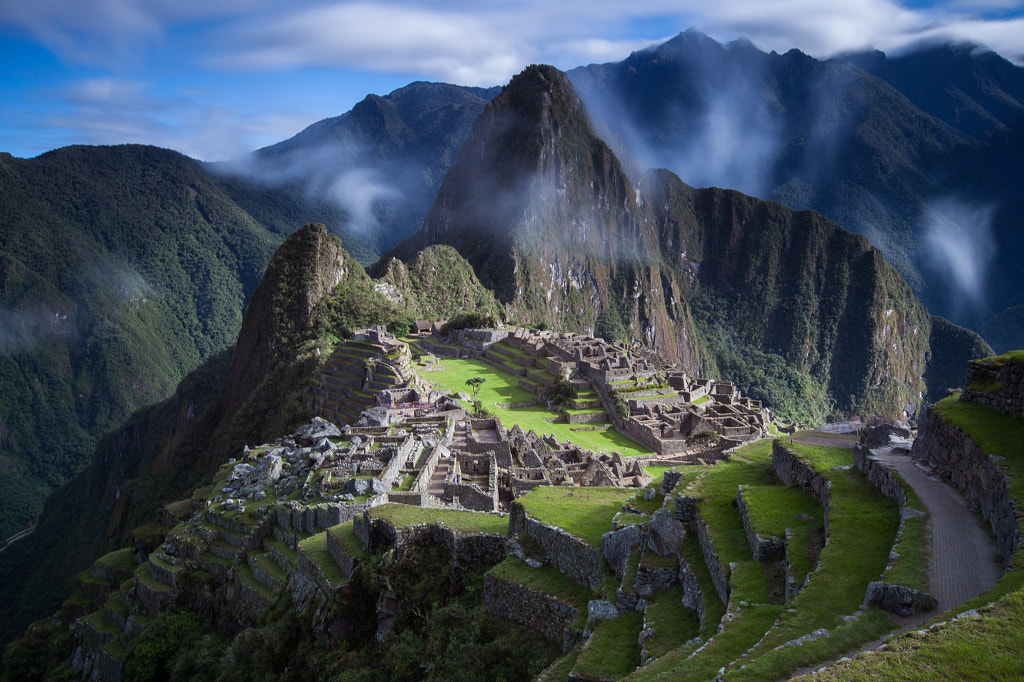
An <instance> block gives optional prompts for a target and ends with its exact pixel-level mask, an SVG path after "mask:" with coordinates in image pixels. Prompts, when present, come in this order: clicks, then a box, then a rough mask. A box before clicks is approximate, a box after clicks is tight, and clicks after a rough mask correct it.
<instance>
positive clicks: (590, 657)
mask: <svg viewBox="0 0 1024 682" xmlns="http://www.w3.org/2000/svg"><path fill="white" fill-rule="evenodd" d="M643 619H644V616H643V613H641V612H639V611H633V612H631V613H627V614H624V615H621V616H619V617H618V618H616V619H614V620H606V621H603V622H601V623H599V624H598V625H597V627H596V628H595V629H594V634H593V635H591V637H590V640H589V641H588V642H587V644H586V645H585V646H584V647H583V648H582V649H580V654H579V656H578V657H577V658H576V665H575V667H573V669H572V673H573V674H574V675H575V676H577V677H582V678H584V679H596V680H605V679H617V678H619V677H623V676H624V675H628V674H629V673H631V672H633V670H634V669H635V668H636V667H637V666H638V665H640V645H639V644H638V643H637V638H638V637H639V635H640V630H641V628H643V625H644V622H643Z"/></svg>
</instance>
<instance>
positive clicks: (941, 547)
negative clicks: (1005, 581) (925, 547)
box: [871, 447, 1003, 615]
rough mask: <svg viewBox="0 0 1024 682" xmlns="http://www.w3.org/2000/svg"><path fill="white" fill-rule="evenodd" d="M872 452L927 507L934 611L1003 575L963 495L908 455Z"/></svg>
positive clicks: (960, 600)
mask: <svg viewBox="0 0 1024 682" xmlns="http://www.w3.org/2000/svg"><path fill="white" fill-rule="evenodd" d="M871 452H872V453H873V454H874V455H875V456H876V457H878V459H879V460H881V461H882V462H884V463H885V464H886V465H887V466H889V467H890V468H893V469H895V470H896V472H897V473H898V474H899V475H900V476H902V477H903V480H904V481H906V482H907V483H909V484H910V486H911V487H912V488H913V489H914V492H916V493H917V496H918V497H920V498H921V502H922V503H924V506H925V507H927V509H928V514H929V524H930V526H931V539H932V559H931V563H930V565H929V575H930V578H931V584H930V588H931V593H932V596H933V597H935V600H936V601H938V602H939V607H938V609H937V612H938V613H942V612H944V611H946V610H947V609H951V608H953V607H955V606H959V605H960V604H962V603H964V602H965V601H967V600H968V599H973V598H974V597H977V596H978V595H979V594H981V593H982V592H985V591H986V590H988V589H991V588H992V586H993V585H995V584H996V581H997V580H999V577H1000V576H1001V575H1002V574H1003V566H1002V560H1001V559H1000V558H999V554H998V551H997V550H996V544H995V541H994V540H993V539H992V537H991V534H990V533H989V531H988V529H987V528H986V527H985V526H984V525H983V523H982V520H981V518H980V517H979V516H978V515H977V514H974V513H972V512H971V511H970V509H968V507H967V503H966V502H965V501H964V498H962V497H961V496H960V495H959V494H958V493H957V492H956V491H955V490H953V488H951V487H950V486H949V485H947V484H946V483H944V482H942V481H941V480H940V479H939V477H938V476H936V475H935V474H933V473H932V472H930V471H926V470H925V469H923V468H922V467H920V466H918V465H917V464H915V463H914V461H913V460H912V459H911V458H910V457H909V456H908V455H905V454H893V452H892V448H888V447H886V448H876V449H874V450H872V451H871ZM931 615H935V614H934V613H932V614H931Z"/></svg>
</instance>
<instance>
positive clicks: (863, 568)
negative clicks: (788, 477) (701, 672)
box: [729, 445, 899, 680]
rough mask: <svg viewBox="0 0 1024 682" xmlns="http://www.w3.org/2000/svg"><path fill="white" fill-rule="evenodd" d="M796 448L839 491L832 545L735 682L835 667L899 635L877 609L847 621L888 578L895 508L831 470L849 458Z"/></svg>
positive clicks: (867, 485) (856, 474) (846, 453)
mask: <svg viewBox="0 0 1024 682" xmlns="http://www.w3.org/2000/svg"><path fill="white" fill-rule="evenodd" d="M791 447H792V449H793V450H794V451H796V453H797V455H798V456H800V457H801V458H802V459H804V460H805V461H807V462H808V463H811V465H812V466H813V467H814V468H815V470H816V471H817V472H818V473H821V474H822V475H823V476H825V477H826V478H827V479H828V480H829V481H830V482H831V483H832V505H831V509H830V513H829V536H830V537H831V541H830V542H829V543H828V544H827V545H826V546H825V547H824V548H823V549H822V551H821V558H820V563H819V565H818V569H817V570H816V571H815V572H814V573H813V574H812V575H811V580H810V582H809V583H808V585H807V587H806V588H804V590H803V591H802V592H801V593H800V594H799V595H797V597H796V598H795V599H794V600H793V602H792V603H791V604H790V607H789V608H788V609H786V610H785V611H784V612H783V613H782V614H781V615H780V617H779V620H778V622H777V623H776V624H775V627H774V628H772V630H771V631H770V632H769V633H768V634H767V635H766V636H765V638H764V639H763V640H762V641H761V642H760V643H759V644H758V645H757V647H755V648H754V649H753V650H752V655H756V656H758V657H757V658H756V659H755V660H753V661H751V662H750V663H748V664H747V667H746V668H745V669H743V670H734V671H730V675H729V677H730V679H732V678H735V679H754V680H757V679H777V678H780V677H786V676H788V675H789V674H790V673H792V672H793V671H794V670H797V669H798V668H800V667H801V666H804V665H810V664H813V663H816V662H818V661H820V660H828V658H830V657H832V656H835V655H839V654H841V653H843V652H844V651H847V650H849V649H850V648H853V647H855V646H857V645H858V644H860V643H863V642H866V641H870V640H872V639H875V638H876V637H879V636H880V635H882V634H884V633H885V632H887V631H889V630H891V629H892V628H893V623H892V621H891V620H890V619H889V617H888V616H887V615H885V614H884V613H883V612H881V611H879V610H878V609H870V610H869V611H868V613H867V614H866V615H865V616H863V617H862V618H861V619H860V620H859V621H857V622H856V623H845V624H844V622H843V620H842V619H843V616H845V615H850V614H853V613H855V612H856V611H857V610H858V609H859V608H860V605H861V603H862V602H863V600H864V593H865V591H866V590H867V586H868V583H869V582H871V581H872V580H877V579H878V577H879V575H880V574H881V573H882V571H884V570H885V567H886V563H887V562H888V557H889V551H890V549H892V545H893V541H894V540H895V537H896V530H897V529H898V528H899V512H898V509H897V507H896V505H895V503H893V502H892V501H891V500H890V499H888V498H887V497H885V496H884V495H882V494H881V493H880V492H879V491H878V489H877V488H876V487H875V486H874V485H873V484H872V483H871V482H870V481H868V480H867V478H866V477H865V476H864V474H863V473H862V472H860V471H859V470H857V469H852V468H851V469H832V467H833V466H846V465H849V464H852V462H853V453H852V452H851V451H850V450H847V449H845V448H822V447H816V446H805V445H793V446H791ZM840 627H842V630H841V631H840V635H841V636H838V637H828V638H824V639H819V640H818V641H816V642H813V643H810V644H805V645H803V646H799V647H785V648H783V649H778V650H773V649H774V647H776V646H778V645H780V644H783V643H785V642H787V641H789V640H792V639H795V638H797V637H800V636H801V635H804V634H807V633H809V632H812V631H813V630H816V629H818V628H825V629H827V630H829V631H830V632H831V631H833V630H839V628H840Z"/></svg>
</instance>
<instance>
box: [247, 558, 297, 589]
mask: <svg viewBox="0 0 1024 682" xmlns="http://www.w3.org/2000/svg"><path fill="white" fill-rule="evenodd" d="M246 563H247V564H248V565H249V570H251V571H252V575H253V577H254V578H255V579H256V580H258V581H259V582H261V583H262V584H263V585H265V586H266V587H267V589H269V590H270V591H271V592H277V591H278V590H280V589H281V588H282V587H284V585H285V583H286V582H287V581H288V573H287V571H282V570H281V567H280V566H278V565H277V564H276V563H274V560H273V559H271V558H270V556H268V555H267V553H266V552H249V555H248V556H247V557H246Z"/></svg>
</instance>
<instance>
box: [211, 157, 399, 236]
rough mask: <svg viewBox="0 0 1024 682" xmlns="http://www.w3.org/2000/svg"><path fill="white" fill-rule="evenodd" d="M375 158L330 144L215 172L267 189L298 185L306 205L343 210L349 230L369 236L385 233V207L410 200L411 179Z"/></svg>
mask: <svg viewBox="0 0 1024 682" xmlns="http://www.w3.org/2000/svg"><path fill="white" fill-rule="evenodd" d="M371 157H372V154H371V153H370V151H369V150H367V149H365V148H364V147H363V146H362V145H359V144H356V143H352V144H341V143H326V144H320V145H316V146H309V147H304V148H297V149H293V150H289V151H286V152H283V153H259V152H257V153H254V154H248V155H246V156H243V157H240V158H238V159H234V160H232V161H229V162H226V163H224V164H218V165H217V166H215V169H216V170H217V171H218V172H220V173H223V174H226V175H234V176H240V177H243V178H246V179H248V180H250V181H252V182H256V183H259V184H261V185H265V186H268V187H275V188H276V187H283V186H286V185H298V186H299V187H300V188H301V191H302V194H303V196H304V197H305V199H306V200H307V201H310V202H313V203H319V202H326V203H329V204H331V205H333V206H334V207H336V208H338V209H340V210H341V211H343V212H344V213H345V215H346V216H347V218H348V220H347V222H346V223H345V225H344V228H345V230H347V231H350V232H355V233H358V234H360V235H363V236H367V235H375V234H376V233H377V232H379V230H381V229H382V225H381V222H380V218H379V215H378V212H379V208H380V204H382V203H384V202H387V203H391V204H400V203H402V202H403V201H404V200H405V198H406V196H407V191H406V190H405V188H404V185H405V184H406V182H407V177H406V175H405V174H404V173H401V172H386V171H385V170H384V169H383V168H380V167H375V166H373V165H370V164H369V163H367V161H366V159H368V158H371ZM390 165H399V164H389V166H390Z"/></svg>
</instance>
